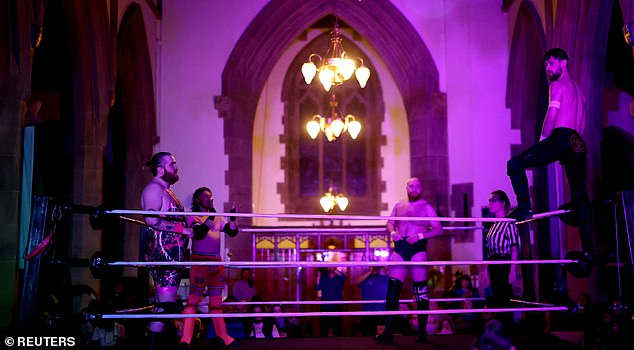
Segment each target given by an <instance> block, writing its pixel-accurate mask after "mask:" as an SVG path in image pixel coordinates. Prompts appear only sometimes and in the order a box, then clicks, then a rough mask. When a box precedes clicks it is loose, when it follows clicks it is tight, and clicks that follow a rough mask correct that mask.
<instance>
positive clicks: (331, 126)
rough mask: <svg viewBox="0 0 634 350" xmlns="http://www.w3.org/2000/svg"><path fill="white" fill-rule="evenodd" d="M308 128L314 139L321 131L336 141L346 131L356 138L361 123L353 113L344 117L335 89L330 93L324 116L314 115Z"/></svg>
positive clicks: (330, 140)
mask: <svg viewBox="0 0 634 350" xmlns="http://www.w3.org/2000/svg"><path fill="white" fill-rule="evenodd" d="M306 130H307V131H308V135H310V138H311V139H313V140H314V139H316V138H317V135H319V131H321V132H323V133H324V135H326V139H327V140H328V141H329V142H332V141H334V140H335V139H336V138H337V137H339V136H341V134H342V133H344V132H346V131H347V132H348V134H350V137H352V139H353V140H356V139H357V137H358V136H359V133H360V132H361V123H360V122H359V121H358V120H356V118H355V116H354V115H352V114H348V115H346V116H345V117H343V113H342V112H341V109H340V108H339V102H338V101H337V96H336V95H335V90H334V89H333V90H332V93H331V95H330V101H329V108H328V110H327V111H326V113H325V115H324V116H323V117H322V116H321V115H319V114H315V115H313V118H312V120H311V121H309V122H308V123H306Z"/></svg>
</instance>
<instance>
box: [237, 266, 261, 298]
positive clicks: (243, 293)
mask: <svg viewBox="0 0 634 350" xmlns="http://www.w3.org/2000/svg"><path fill="white" fill-rule="evenodd" d="M231 295H233V296H234V297H236V299H238V300H239V301H248V300H251V298H253V297H254V296H256V295H258V292H257V290H256V288H255V283H254V282H253V277H252V276H251V270H250V269H248V268H243V269H242V270H240V280H239V281H237V282H236V283H235V284H234V285H233V288H232V289H231Z"/></svg>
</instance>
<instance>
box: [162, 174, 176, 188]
mask: <svg viewBox="0 0 634 350" xmlns="http://www.w3.org/2000/svg"><path fill="white" fill-rule="evenodd" d="M161 179H162V180H163V181H165V182H167V183H168V184H170V185H173V184H175V183H176V182H178V179H179V178H178V174H176V173H168V172H165V173H163V176H161Z"/></svg>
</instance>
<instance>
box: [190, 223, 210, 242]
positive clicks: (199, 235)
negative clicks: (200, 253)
mask: <svg viewBox="0 0 634 350" xmlns="http://www.w3.org/2000/svg"><path fill="white" fill-rule="evenodd" d="M193 229H194V239H197V240H201V239H203V238H205V237H206V236H207V232H209V227H207V225H204V224H195V225H194V226H193Z"/></svg>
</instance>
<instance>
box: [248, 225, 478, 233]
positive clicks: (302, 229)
mask: <svg viewBox="0 0 634 350" xmlns="http://www.w3.org/2000/svg"><path fill="white" fill-rule="evenodd" d="M442 229H443V230H445V231H463V230H464V231H468V230H482V229H484V227H483V226H443V228H442ZM240 232H243V233H341V234H346V233H372V232H377V233H386V232H387V230H386V229H385V227H368V228H362V227H349V228H321V227H315V228H305V227H298V228H291V227H283V228H240Z"/></svg>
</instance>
